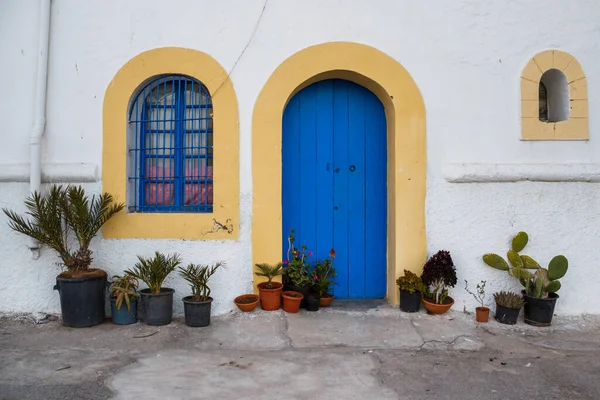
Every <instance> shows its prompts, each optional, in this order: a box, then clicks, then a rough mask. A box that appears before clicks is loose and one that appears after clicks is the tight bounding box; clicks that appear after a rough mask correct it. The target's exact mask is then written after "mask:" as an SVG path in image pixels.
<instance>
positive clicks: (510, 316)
mask: <svg viewBox="0 0 600 400" xmlns="http://www.w3.org/2000/svg"><path fill="white" fill-rule="evenodd" d="M520 312H521V309H520V308H508V307H503V306H501V305H500V304H498V303H496V316H495V318H496V321H498V322H500V323H501V324H506V325H514V324H516V323H517V320H518V319H519V313H520Z"/></svg>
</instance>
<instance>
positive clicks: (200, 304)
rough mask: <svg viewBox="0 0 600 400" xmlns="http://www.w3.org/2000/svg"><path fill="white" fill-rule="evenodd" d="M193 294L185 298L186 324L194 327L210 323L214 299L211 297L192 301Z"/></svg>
mask: <svg viewBox="0 0 600 400" xmlns="http://www.w3.org/2000/svg"><path fill="white" fill-rule="evenodd" d="M192 298H193V296H187V297H184V298H183V312H184V313H185V324H186V325H187V326H192V327H201V326H208V325H210V306H211V303H212V301H213V299H212V297H209V298H208V300H207V301H192Z"/></svg>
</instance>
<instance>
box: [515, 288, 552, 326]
mask: <svg viewBox="0 0 600 400" xmlns="http://www.w3.org/2000/svg"><path fill="white" fill-rule="evenodd" d="M558 297H559V296H558V295H557V294H556V293H549V294H548V298H547V299H539V298H537V297H531V296H528V295H526V294H525V291H523V298H524V299H525V306H524V307H523V309H524V311H525V322H526V323H528V324H529V325H533V326H550V324H551V323H552V316H553V315H554V307H555V306H556V299H558Z"/></svg>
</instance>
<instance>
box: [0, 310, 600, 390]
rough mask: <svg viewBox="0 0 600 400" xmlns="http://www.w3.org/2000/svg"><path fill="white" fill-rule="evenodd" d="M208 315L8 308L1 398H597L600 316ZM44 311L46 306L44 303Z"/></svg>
mask: <svg viewBox="0 0 600 400" xmlns="http://www.w3.org/2000/svg"><path fill="white" fill-rule="evenodd" d="M334 304H337V306H336V307H331V308H328V309H321V311H319V312H317V313H308V312H306V311H301V312H300V313H299V314H285V313H284V312H283V311H275V312H263V311H260V310H256V311H254V312H253V313H249V314H242V313H237V312H236V313H231V314H230V315H226V316H220V317H217V318H213V321H212V323H211V326H210V327H207V328H189V327H187V326H185V325H184V324H183V322H182V321H181V320H175V321H174V322H173V323H172V324H170V325H168V326H163V327H151V326H146V325H144V324H142V323H138V324H135V325H130V326H122V327H121V326H116V325H113V324H112V323H110V322H109V321H107V322H106V323H104V324H102V325H99V326H96V327H93V328H84V329H72V328H66V327H63V326H61V325H60V322H59V321H56V320H53V321H46V320H42V321H38V322H42V323H38V324H36V323H35V321H34V319H35V316H33V317H32V316H18V315H4V316H2V317H1V318H0V351H1V352H0V399H19V400H25V399H45V400H52V399H135V398H143V399H147V400H151V399H212V398H219V399H369V400H375V399H460V400H468V399H477V400H479V399H521V398H529V399H598V398H600V379H598V372H599V371H600V335H599V333H600V318H599V317H578V318H560V317H555V321H554V325H553V326H552V327H550V328H534V327H530V326H528V325H525V324H524V323H523V322H522V321H520V322H519V324H518V325H516V326H513V327H510V326H506V325H500V324H498V323H496V322H495V321H490V322H489V323H488V324H477V323H475V321H474V319H475V317H474V315H472V314H465V313H462V312H459V311H454V312H450V313H448V314H446V315H443V316H431V315H427V314H425V313H424V312H421V313H418V314H405V313H401V312H399V310H398V309H397V308H394V307H391V306H389V305H386V304H381V303H378V302H377V303H353V302H341V301H336V302H334ZM37 318H39V317H37Z"/></svg>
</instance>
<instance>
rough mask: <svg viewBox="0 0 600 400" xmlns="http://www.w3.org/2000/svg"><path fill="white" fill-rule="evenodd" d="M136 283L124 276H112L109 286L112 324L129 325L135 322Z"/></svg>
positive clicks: (133, 279) (131, 278)
mask: <svg viewBox="0 0 600 400" xmlns="http://www.w3.org/2000/svg"><path fill="white" fill-rule="evenodd" d="M137 289H138V281H137V279H136V278H135V277H133V276H131V275H129V274H125V275H122V276H121V275H115V276H113V279H112V283H111V285H110V310H111V313H110V315H111V318H112V321H113V323H114V324H117V325H129V324H135V323H136V322H137V300H138V298H139V297H140V296H139V294H138V293H137Z"/></svg>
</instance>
